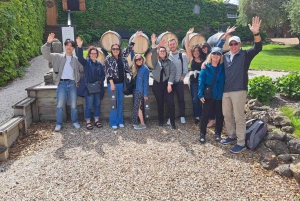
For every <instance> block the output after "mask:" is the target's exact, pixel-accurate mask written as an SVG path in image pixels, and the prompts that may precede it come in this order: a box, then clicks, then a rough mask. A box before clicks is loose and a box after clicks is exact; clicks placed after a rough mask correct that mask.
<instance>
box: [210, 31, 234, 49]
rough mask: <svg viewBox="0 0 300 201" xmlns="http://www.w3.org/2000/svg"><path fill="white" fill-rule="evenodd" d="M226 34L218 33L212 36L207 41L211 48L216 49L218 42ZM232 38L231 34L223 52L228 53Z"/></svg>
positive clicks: (227, 38)
mask: <svg viewBox="0 0 300 201" xmlns="http://www.w3.org/2000/svg"><path fill="white" fill-rule="evenodd" d="M224 34H225V33H223V32H218V33H216V34H214V35H212V36H211V37H209V38H208V40H207V43H208V44H209V45H210V46H211V47H214V46H216V45H217V44H218V42H219V41H220V40H221V38H222V37H223V35H224ZM230 37H231V35H230V34H229V35H228V36H227V37H226V41H225V43H224V45H223V49H222V50H223V52H226V51H228V50H229V45H228V40H229V38H230Z"/></svg>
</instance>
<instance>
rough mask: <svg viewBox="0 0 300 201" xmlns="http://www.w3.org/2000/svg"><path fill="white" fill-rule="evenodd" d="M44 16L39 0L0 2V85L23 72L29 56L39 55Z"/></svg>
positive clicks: (44, 11) (43, 3) (41, 3)
mask: <svg viewBox="0 0 300 201" xmlns="http://www.w3.org/2000/svg"><path fill="white" fill-rule="evenodd" d="M45 19H46V6H45V2H44V1H42V0H10V1H8V2H0V36H1V39H0V86H4V85H5V84H6V83H7V81H8V80H11V79H14V78H16V77H18V76H22V75H24V67H27V66H28V65H29V62H28V59H29V58H31V57H34V56H36V55H39V54H40V47H41V45H42V38H43V33H44V27H45Z"/></svg>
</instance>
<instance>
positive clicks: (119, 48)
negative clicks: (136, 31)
mask: <svg viewBox="0 0 300 201" xmlns="http://www.w3.org/2000/svg"><path fill="white" fill-rule="evenodd" d="M111 50H120V48H111Z"/></svg>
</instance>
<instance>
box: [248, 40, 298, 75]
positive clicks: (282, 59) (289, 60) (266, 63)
mask: <svg viewBox="0 0 300 201" xmlns="http://www.w3.org/2000/svg"><path fill="white" fill-rule="evenodd" d="M251 47H252V46H251V45H243V49H244V50H245V49H249V48H251ZM299 58H300V49H296V48H295V47H294V46H286V45H278V44H265V45H263V50H262V51H261V52H260V53H259V54H258V55H257V56H256V57H255V58H254V59H253V60H252V62H251V65H250V69H253V70H284V71H300V59H299Z"/></svg>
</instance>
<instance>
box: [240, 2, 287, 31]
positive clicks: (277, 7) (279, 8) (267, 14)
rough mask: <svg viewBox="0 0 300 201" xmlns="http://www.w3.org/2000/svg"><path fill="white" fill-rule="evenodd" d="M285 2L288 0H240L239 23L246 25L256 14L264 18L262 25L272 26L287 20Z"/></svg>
mask: <svg viewBox="0 0 300 201" xmlns="http://www.w3.org/2000/svg"><path fill="white" fill-rule="evenodd" d="M284 3H286V0H276V1H274V0H240V1H239V9H238V11H239V16H238V24H240V25H246V24H248V23H249V22H250V21H251V19H252V17H253V16H256V15H257V16H259V17H260V19H262V20H263V23H262V27H271V28H272V27H274V25H276V24H278V23H280V22H286V20H287V13H286V12H285V9H284V7H283V4H284Z"/></svg>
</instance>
